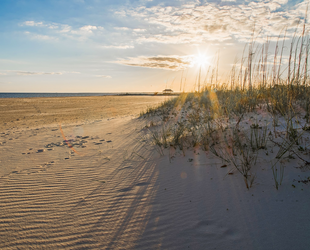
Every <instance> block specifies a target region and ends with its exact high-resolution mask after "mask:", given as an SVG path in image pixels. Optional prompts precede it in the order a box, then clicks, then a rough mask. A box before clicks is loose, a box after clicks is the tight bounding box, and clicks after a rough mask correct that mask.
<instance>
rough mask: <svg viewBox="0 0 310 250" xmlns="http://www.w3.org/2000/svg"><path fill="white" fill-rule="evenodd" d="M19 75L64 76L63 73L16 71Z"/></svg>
mask: <svg viewBox="0 0 310 250" xmlns="http://www.w3.org/2000/svg"><path fill="white" fill-rule="evenodd" d="M16 74H17V75H22V76H33V75H62V73H61V72H31V71H16Z"/></svg>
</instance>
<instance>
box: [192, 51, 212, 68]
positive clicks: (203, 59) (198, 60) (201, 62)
mask: <svg viewBox="0 0 310 250" xmlns="http://www.w3.org/2000/svg"><path fill="white" fill-rule="evenodd" d="M193 62H194V64H196V65H197V66H199V67H201V66H205V65H207V64H210V62H209V57H208V56H206V55H204V54H198V55H197V56H195V57H194V60H193Z"/></svg>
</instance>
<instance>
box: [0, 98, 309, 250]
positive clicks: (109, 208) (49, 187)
mask: <svg viewBox="0 0 310 250" xmlns="http://www.w3.org/2000/svg"><path fill="white" fill-rule="evenodd" d="M83 98H84V97H76V98H63V99H61V100H60V99H59V100H57V101H56V99H54V98H35V99H33V98H30V99H27V100H26V99H25V100H22V99H14V100H13V99H10V100H0V101H1V102H0V104H1V109H0V117H1V119H2V120H1V131H0V132H1V135H0V136H1V137H0V150H1V154H0V165H1V167H0V211H1V213H0V249H232V250H239V249H247V250H252V249H253V250H254V249H255V250H274V249H281V250H291V249H299V250H307V249H310V238H309V232H310V226H309V222H310V219H309V216H308V214H309V212H308V210H309V206H310V189H309V184H307V182H300V180H307V178H308V177H309V172H308V171H306V170H307V169H300V166H299V165H298V164H297V163H296V161H294V160H292V161H290V162H287V163H286V164H287V165H286V166H287V167H286V170H287V172H286V173H285V177H284V180H283V183H282V185H281V187H280V188H279V190H276V188H274V181H273V180H272V173H271V166H270V165H269V163H268V161H267V160H266V161H265V162H264V159H265V158H266V157H265V156H263V155H262V156H261V157H260V158H261V159H262V162H261V164H260V170H261V171H259V172H258V174H257V178H256V179H255V181H254V183H253V187H252V188H250V189H247V188H246V187H245V184H244V180H243V179H242V178H241V177H240V175H239V174H238V173H236V172H234V171H231V169H230V168H228V167H225V166H224V165H225V164H224V163H223V161H222V160H221V159H219V158H217V157H215V156H214V155H213V154H211V153H210V151H203V150H202V149H201V148H197V149H187V150H186V151H185V154H184V152H182V151H180V150H175V149H174V148H168V149H165V151H164V155H163V156H161V155H160V154H159V153H158V152H157V151H156V150H155V148H154V146H153V145H151V144H150V142H149V141H148V140H146V136H147V134H148V129H147V128H146V125H148V124H149V121H150V120H147V119H142V118H138V115H139V113H140V111H141V110H143V109H146V108H147V106H152V105H155V104H158V103H160V102H161V101H163V100H165V99H167V97H104V98H103V97H102V98H101V101H99V99H100V98H99V97H89V98H84V99H83ZM86 99H87V101H85V103H83V101H82V100H86ZM25 103H27V105H28V106H27V105H26V104H25ZM42 103H48V104H47V105H46V106H44V105H42ZM51 103H52V104H51ZM55 103H58V105H60V104H61V105H63V108H62V109H61V108H59V107H57V108H55V109H54V110H52V109H53V105H56V104H55ZM81 103H82V104H81ZM95 104H96V105H95ZM91 105H93V106H91ZM38 109H40V111H39V110H38ZM18 110H19V111H18ZM26 111H27V112H28V113H27V112H26ZM22 114H23V115H22ZM17 119H18V120H17ZM61 121H63V122H61ZM241 125H242V124H241ZM307 136H308V138H309V135H307ZM305 138H306V137H305ZM228 173H232V174H228Z"/></svg>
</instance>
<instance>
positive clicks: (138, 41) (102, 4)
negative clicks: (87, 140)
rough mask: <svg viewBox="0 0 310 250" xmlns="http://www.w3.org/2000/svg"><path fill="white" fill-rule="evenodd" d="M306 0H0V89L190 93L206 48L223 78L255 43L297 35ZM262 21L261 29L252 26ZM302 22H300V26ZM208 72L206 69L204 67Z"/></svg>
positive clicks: (207, 55)
mask: <svg viewBox="0 0 310 250" xmlns="http://www.w3.org/2000/svg"><path fill="white" fill-rule="evenodd" d="M306 4H307V1H287V0H263V1H261V0H259V1H240V0H235V1H234V0H226V1H219V0H217V1H205V0H201V1H199V0H194V1H190V0H187V1H182V0H179V1H177V0H169V1H159V0H113V1H112V0H67V1H63V0H49V1H44V0H40V1H39V0H13V1H12V0H1V1H0V23H1V26H0V36H1V39H0V92H130V91H162V89H163V88H166V87H171V88H173V89H174V90H179V84H180V81H181V76H182V74H183V81H184V79H185V76H186V81H187V86H186V90H192V88H193V82H195V79H196V78H197V74H198V71H199V68H200V67H199V64H198V63H197V55H199V54H203V55H205V58H206V59H207V60H208V63H209V64H206V65H204V67H203V68H207V66H208V65H211V64H212V62H214V57H215V56H216V55H218V56H219V58H220V70H221V74H222V75H225V72H228V71H229V69H230V68H231V66H232V65H233V63H234V62H236V61H238V58H239V59H240V57H241V54H242V51H243V48H244V45H245V43H247V42H249V40H250V39H251V36H252V34H253V29H254V30H255V32H256V41H257V43H260V42H263V41H264V39H266V37H267V36H268V37H269V40H271V41H273V40H276V39H277V37H278V36H279V34H280V33H281V32H283V28H287V29H288V31H287V36H288V37H290V36H292V35H293V32H294V29H295V28H296V27H297V23H298V21H299V20H300V19H301V20H302V19H303V18H304V15H305V9H306ZM254 27H255V28H254ZM299 27H300V25H299ZM204 73H205V74H206V72H205V71H202V74H204Z"/></svg>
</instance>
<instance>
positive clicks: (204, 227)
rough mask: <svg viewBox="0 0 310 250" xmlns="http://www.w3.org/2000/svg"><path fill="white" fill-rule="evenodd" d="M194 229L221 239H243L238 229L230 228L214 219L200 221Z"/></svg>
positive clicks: (198, 232)
mask: <svg viewBox="0 0 310 250" xmlns="http://www.w3.org/2000/svg"><path fill="white" fill-rule="evenodd" d="M193 230H194V231H195V232H196V233H197V234H200V235H205V236H206V237H216V238H219V239H223V238H228V239H231V240H238V239H241V236H240V235H239V233H238V231H237V230H236V229H231V228H228V227H227V226H225V225H221V224H219V223H217V222H216V221H212V220H204V221H200V222H198V223H197V224H196V225H195V226H194V228H193Z"/></svg>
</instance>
